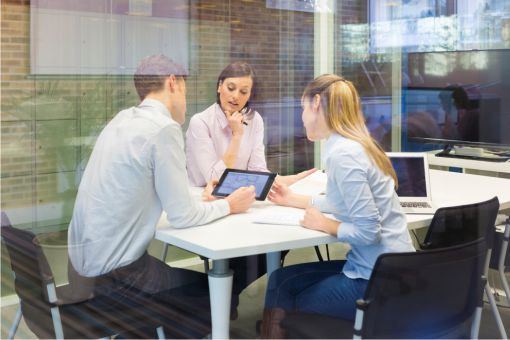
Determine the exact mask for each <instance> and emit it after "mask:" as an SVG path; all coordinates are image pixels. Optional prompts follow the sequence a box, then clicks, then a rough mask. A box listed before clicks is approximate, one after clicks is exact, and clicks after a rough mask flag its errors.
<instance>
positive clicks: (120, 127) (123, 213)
mask: <svg viewBox="0 0 510 340" xmlns="http://www.w3.org/2000/svg"><path fill="white" fill-rule="evenodd" d="M158 104H159V105H158ZM151 105H152V106H149V107H143V108H138V107H133V108H130V109H127V110H124V111H121V112H119V113H118V114H117V115H116V117H115V118H114V119H113V120H112V121H111V122H110V123H109V124H108V125H107V126H106V127H105V129H104V130H103V131H102V133H101V134H100V136H99V138H98V139H97V142H96V145H95V147H94V151H93V152H92V155H91V157H90V159H89V162H88V164H87V168H86V170H85V172H84V175H83V178H82V181H81V184H80V189H79V192H78V195H77V198H76V204H75V209H74V212H73V218H72V221H71V225H70V228H69V244H70V245H71V247H70V255H71V260H72V263H73V266H74V267H75V268H76V269H77V270H78V272H80V273H81V274H83V275H85V276H96V275H99V274H102V273H106V272H109V271H110V270H112V269H115V268H117V267H120V266H123V265H126V264H129V263H131V262H132V261H134V260H136V259H138V258H139V257H140V256H141V255H142V254H143V252H144V251H145V250H146V249H147V247H148V244H149V242H150V241H151V239H152V237H153V234H154V229H155V225H156V223H157V221H158V219H159V217H160V215H161V209H162V208H161V202H160V200H159V198H158V196H157V192H156V190H155V186H154V175H153V162H154V159H153V158H152V154H153V152H156V149H157V148H158V134H160V133H172V132H175V133H180V126H179V125H178V124H177V123H176V122H174V121H173V120H171V119H170V117H169V115H168V114H167V115H165V114H164V113H165V111H166V113H168V111H167V110H166V109H164V106H163V105H162V104H160V103H158V102H156V101H151ZM164 130H166V131H164ZM174 147H177V146H174ZM91 254H94V255H93V256H91Z"/></svg>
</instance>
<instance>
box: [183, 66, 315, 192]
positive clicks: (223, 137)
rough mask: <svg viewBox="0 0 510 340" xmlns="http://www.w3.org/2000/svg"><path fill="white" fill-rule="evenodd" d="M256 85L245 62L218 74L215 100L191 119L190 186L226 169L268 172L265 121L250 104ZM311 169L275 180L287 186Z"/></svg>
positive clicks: (188, 149)
mask: <svg viewBox="0 0 510 340" xmlns="http://www.w3.org/2000/svg"><path fill="white" fill-rule="evenodd" d="M255 85H256V76H255V72H254V70H253V68H252V67H251V66H250V65H249V64H248V63H245V62H234V63H232V64H230V65H228V66H227V67H226V68H225V69H224V70H223V71H222V72H221V74H220V76H219V77H218V82H217V84H216V91H217V100H216V103H214V104H212V105H211V106H209V107H208V108H207V109H205V110H204V111H202V112H200V113H197V114H195V115H194V116H193V117H192V118H191V120H190V123H189V127H188V131H187V132H186V158H187V166H188V176H189V180H190V182H191V184H192V185H195V186H204V185H206V184H207V183H208V182H210V181H212V180H217V179H219V178H220V177H221V175H222V174H223V171H224V170H225V169H226V168H235V169H242V170H252V171H266V172H267V171H269V170H268V169H267V164H266V157H265V154H264V121H263V120H262V117H261V116H260V114H259V113H258V112H257V111H255V110H253V109H251V108H250V106H249V103H250V99H251V98H253V96H254V93H255V89H256V86H255ZM314 171H315V169H311V170H307V171H303V172H301V173H299V174H296V175H290V176H278V181H280V182H283V183H285V184H287V185H290V184H292V183H294V182H296V181H297V180H299V179H301V178H303V177H306V176H308V175H309V174H311V173H312V172H314Z"/></svg>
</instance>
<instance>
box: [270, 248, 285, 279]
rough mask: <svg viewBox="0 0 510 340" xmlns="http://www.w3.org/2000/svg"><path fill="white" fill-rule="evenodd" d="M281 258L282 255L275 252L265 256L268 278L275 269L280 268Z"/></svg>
mask: <svg viewBox="0 0 510 340" xmlns="http://www.w3.org/2000/svg"><path fill="white" fill-rule="evenodd" d="M281 256H282V254H281V252H280V251H275V252H272V253H267V254H266V267H267V277H268V278H269V276H270V275H271V274H272V273H273V272H274V271H275V270H276V269H278V268H280V267H281Z"/></svg>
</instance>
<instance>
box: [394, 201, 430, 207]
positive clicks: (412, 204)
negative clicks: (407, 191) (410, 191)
mask: <svg viewBox="0 0 510 340" xmlns="http://www.w3.org/2000/svg"><path fill="white" fill-rule="evenodd" d="M400 206H402V207H404V208H432V207H431V206H430V204H428V203H427V202H400Z"/></svg>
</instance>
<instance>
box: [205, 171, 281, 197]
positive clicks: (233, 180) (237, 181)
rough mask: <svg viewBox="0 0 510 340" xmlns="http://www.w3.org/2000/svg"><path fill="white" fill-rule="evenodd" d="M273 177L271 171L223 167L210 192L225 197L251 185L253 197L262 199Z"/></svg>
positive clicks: (273, 174)
mask: <svg viewBox="0 0 510 340" xmlns="http://www.w3.org/2000/svg"><path fill="white" fill-rule="evenodd" d="M275 178H276V174H275V173H271V172H260V171H248V170H238V169H225V172H223V175H221V178H220V180H219V183H218V185H216V187H215V188H214V190H213V192H212V194H213V195H214V196H218V197H226V196H228V195H230V194H231V193H232V192H234V191H235V190H237V189H239V188H241V187H249V186H250V185H253V186H254V187H255V199H256V200H257V201H263V200H265V199H266V196H267V194H268V192H269V189H271V185H273V182H274V180H275Z"/></svg>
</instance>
